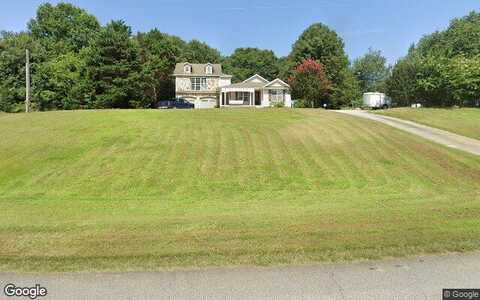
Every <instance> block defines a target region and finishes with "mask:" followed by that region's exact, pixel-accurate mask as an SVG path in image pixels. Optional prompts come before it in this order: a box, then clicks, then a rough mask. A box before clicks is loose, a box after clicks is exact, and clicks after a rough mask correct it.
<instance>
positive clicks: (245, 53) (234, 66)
mask: <svg viewBox="0 0 480 300" xmlns="http://www.w3.org/2000/svg"><path fill="white" fill-rule="evenodd" d="M224 68H225V72H226V73H228V74H231V75H233V78H234V80H235V81H243V80H245V79H247V78H249V77H251V76H253V75H255V74H258V75H260V76H262V77H265V78H268V79H269V80H273V79H274V78H277V77H278V73H279V69H278V59H277V57H276V56H275V54H274V53H273V51H271V50H260V49H258V48H238V49H236V50H235V51H234V52H233V54H232V55H231V56H230V57H228V58H227V59H226V60H225V61H224Z"/></svg>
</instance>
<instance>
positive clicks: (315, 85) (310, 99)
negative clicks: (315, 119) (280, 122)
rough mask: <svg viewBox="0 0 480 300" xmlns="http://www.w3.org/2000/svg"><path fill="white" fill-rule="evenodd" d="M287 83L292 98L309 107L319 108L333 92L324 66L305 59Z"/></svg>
mask: <svg viewBox="0 0 480 300" xmlns="http://www.w3.org/2000/svg"><path fill="white" fill-rule="evenodd" d="M288 81H289V83H290V86H291V87H292V95H293V97H294V98H297V99H301V100H303V101H304V103H305V104H307V105H308V106H310V107H319V106H321V104H322V102H323V103H326V102H327V101H328V100H329V98H330V96H331V94H332V92H333V86H332V83H331V81H330V80H328V78H327V75H326V72H325V66H324V65H323V64H321V63H319V62H317V61H316V60H314V59H306V60H304V61H303V62H302V63H301V64H299V65H298V66H297V67H296V68H295V70H294V71H293V75H292V76H290V78H289V79H288Z"/></svg>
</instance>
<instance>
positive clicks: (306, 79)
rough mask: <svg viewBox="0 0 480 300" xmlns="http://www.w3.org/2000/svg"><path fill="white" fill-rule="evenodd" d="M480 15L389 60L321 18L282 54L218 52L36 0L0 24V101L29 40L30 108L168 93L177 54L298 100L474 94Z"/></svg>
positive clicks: (20, 79) (460, 98)
mask: <svg viewBox="0 0 480 300" xmlns="http://www.w3.org/2000/svg"><path fill="white" fill-rule="evenodd" d="M479 19H480V18H479V15H478V14H476V13H472V14H470V15H469V16H467V17H465V18H462V19H458V20H454V21H453V22H452V25H451V26H450V27H449V29H447V30H446V31H445V32H437V33H434V34H432V35H430V36H426V37H424V38H423V39H422V40H421V41H420V42H419V43H418V44H417V45H415V46H412V48H411V49H410V51H409V54H408V55H407V56H406V57H405V58H403V59H401V60H399V61H398V63H397V64H396V65H395V66H393V67H390V66H388V65H387V61H386V59H385V58H384V57H383V56H382V54H381V52H380V51H375V50H373V49H370V50H369V52H368V53H367V54H365V56H363V57H361V58H359V59H357V60H355V61H354V62H353V63H351V62H350V60H349V58H348V56H347V54H346V52H345V44H344V42H343V40H342V39H341V37H339V36H338V34H337V33H336V32H335V31H334V30H332V29H330V28H329V27H328V26H326V25H324V24H321V23H317V24H313V25H311V26H310V27H309V28H307V29H306V30H305V31H304V32H303V33H302V34H301V35H300V36H299V38H298V39H297V40H296V41H295V43H294V44H293V46H292V51H291V52H290V54H289V55H287V56H286V57H277V56H276V55H275V54H274V52H273V51H271V50H263V49H258V48H238V49H236V50H235V51H234V52H233V54H232V55H230V56H227V57H224V56H222V55H221V53H220V52H219V51H218V50H216V49H214V48H212V47H210V46H209V45H207V44H206V43H204V42H201V41H198V40H192V41H188V42H187V41H184V40H182V39H181V38H179V37H177V36H173V35H169V34H166V33H163V32H161V31H159V30H158V29H153V30H150V31H149V32H145V33H143V32H138V33H135V34H134V33H133V32H132V30H131V28H130V27H129V26H128V25H127V24H126V23H125V22H123V21H115V20H114V21H111V22H109V23H107V24H106V25H104V26H102V25H100V23H99V22H98V20H97V18H96V17H95V16H94V15H92V14H90V13H88V12H87V11H85V10H84V9H81V8H79V7H76V6H74V5H72V4H68V3H59V4H57V5H52V4H48V3H47V4H42V5H40V6H39V8H38V9H37V13H36V16H35V17H34V18H33V19H32V20H31V21H30V22H29V23H28V24H27V30H26V31H23V32H2V33H1V34H0V110H1V111H7V112H16V111H21V110H23V108H24V105H23V101H24V99H25V49H29V50H30V53H31V63H32V65H31V69H32V91H33V94H32V102H33V106H34V109H36V110H59V109H90V108H96V109H99V108H149V107H154V105H155V103H157V102H158V101H159V100H161V99H170V98H172V97H174V94H175V92H174V82H173V80H172V77H171V74H172V73H173V69H174V67H175V64H176V63H178V62H190V63H206V62H210V63H221V64H222V65H223V67H224V72H225V73H227V74H231V75H233V76H234V77H233V80H234V81H235V82H238V81H242V80H245V79H246V78H248V77H250V76H252V75H253V74H256V73H257V74H260V75H261V76H263V77H265V78H268V79H273V78H276V77H279V78H281V79H282V80H284V81H286V82H288V83H290V84H291V86H292V94H293V95H292V96H293V97H294V98H295V99H300V100H301V101H299V105H300V106H305V107H320V106H323V105H324V104H328V105H329V106H332V107H341V106H358V105H360V104H361V95H362V93H363V92H370V91H381V92H387V93H388V94H389V95H390V96H391V97H392V98H394V100H395V101H397V102H398V103H399V104H401V105H408V104H409V103H411V102H418V101H420V100H422V101H425V104H427V105H451V104H463V105H465V104H472V103H473V102H474V101H476V99H479V97H478V95H477V93H478V92H479V90H480V88H477V87H478V84H479V79H478V78H479V76H477V75H478V72H479V71H478V70H479V61H480V60H479V59H478V54H479V53H478V52H479V51H480V47H479V43H480V42H478V40H479V39H478V38H477V39H473V38H469V35H471V34H476V36H477V37H478V36H479V34H480V33H479V32H480V29H479V28H480V26H479V23H478V22H479Z"/></svg>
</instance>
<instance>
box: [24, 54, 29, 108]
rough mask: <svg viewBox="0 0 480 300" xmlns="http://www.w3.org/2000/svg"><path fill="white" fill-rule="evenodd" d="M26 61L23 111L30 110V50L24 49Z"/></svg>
mask: <svg viewBox="0 0 480 300" xmlns="http://www.w3.org/2000/svg"><path fill="white" fill-rule="evenodd" d="M25 55H26V60H25V61H26V63H25V77H26V80H25V81H26V89H25V91H26V92H25V112H26V113H29V112H30V51H28V49H26V50H25Z"/></svg>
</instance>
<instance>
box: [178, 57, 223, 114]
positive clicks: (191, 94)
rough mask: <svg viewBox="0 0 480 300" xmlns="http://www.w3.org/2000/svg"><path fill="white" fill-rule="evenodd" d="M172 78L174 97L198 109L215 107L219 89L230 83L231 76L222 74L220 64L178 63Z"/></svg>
mask: <svg viewBox="0 0 480 300" xmlns="http://www.w3.org/2000/svg"><path fill="white" fill-rule="evenodd" d="M173 76H174V77H175V96H176V97H177V98H184V99H185V100H187V101H189V102H191V103H194V104H195V107H198V108H213V107H215V106H216V105H217V104H218V99H219V94H220V88H221V87H223V86H228V85H230V84H231V83H232V76H230V75H226V74H223V71H222V65H220V64H210V63H207V64H191V63H178V64H177V65H176V66H175V71H174V72H173Z"/></svg>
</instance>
